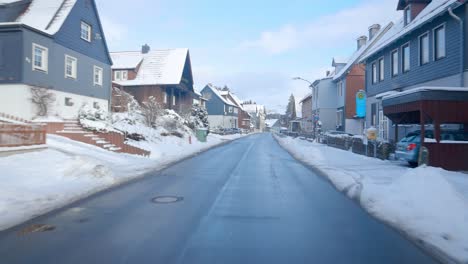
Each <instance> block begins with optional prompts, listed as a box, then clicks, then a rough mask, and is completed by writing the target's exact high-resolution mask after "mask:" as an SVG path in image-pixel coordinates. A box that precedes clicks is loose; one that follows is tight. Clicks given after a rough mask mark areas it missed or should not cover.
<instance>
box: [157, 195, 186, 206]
mask: <svg viewBox="0 0 468 264" xmlns="http://www.w3.org/2000/svg"><path fill="white" fill-rule="evenodd" d="M182 200H184V197H180V196H158V197H154V198H153V199H151V202H153V203H157V204H169V203H177V202H180V201H182Z"/></svg>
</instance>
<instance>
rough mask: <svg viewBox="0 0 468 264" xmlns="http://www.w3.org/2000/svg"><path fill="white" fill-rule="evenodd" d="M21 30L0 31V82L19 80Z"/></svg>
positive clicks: (21, 51)
mask: <svg viewBox="0 0 468 264" xmlns="http://www.w3.org/2000/svg"><path fill="white" fill-rule="evenodd" d="M21 42H22V32H21V31H20V30H13V31H0V84H4V83H18V82H20V81H21V73H22V70H21V67H22V64H21V61H22V60H21V58H22V57H23V55H22V53H23V49H21Z"/></svg>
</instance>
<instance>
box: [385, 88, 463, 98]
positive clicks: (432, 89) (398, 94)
mask: <svg viewBox="0 0 468 264" xmlns="http://www.w3.org/2000/svg"><path fill="white" fill-rule="evenodd" d="M426 91H444V92H468V88H467V87H419V88H414V89H409V90H406V91H403V92H399V93H398V92H397V93H392V94H388V95H386V96H384V97H383V100H387V99H391V98H397V97H401V96H405V95H408V94H413V93H419V92H426Z"/></svg>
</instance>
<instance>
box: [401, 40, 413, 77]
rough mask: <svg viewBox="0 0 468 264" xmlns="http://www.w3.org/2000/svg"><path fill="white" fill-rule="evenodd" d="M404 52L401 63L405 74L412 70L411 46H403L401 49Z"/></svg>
mask: <svg viewBox="0 0 468 264" xmlns="http://www.w3.org/2000/svg"><path fill="white" fill-rule="evenodd" d="M401 50H402V52H401V53H402V54H401V56H402V60H401V63H402V68H403V72H408V71H409V70H410V68H411V67H410V61H411V60H410V45H409V43H408V44H405V45H403V47H402V48H401Z"/></svg>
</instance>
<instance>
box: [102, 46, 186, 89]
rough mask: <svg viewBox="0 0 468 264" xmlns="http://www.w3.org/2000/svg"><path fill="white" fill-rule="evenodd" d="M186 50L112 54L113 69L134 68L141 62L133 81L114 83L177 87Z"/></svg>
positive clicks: (180, 79) (184, 61) (182, 70)
mask: <svg viewBox="0 0 468 264" xmlns="http://www.w3.org/2000/svg"><path fill="white" fill-rule="evenodd" d="M188 56H189V50H188V49H164V50H153V51H150V52H148V53H146V54H142V53H141V52H112V53H111V57H112V59H113V61H114V66H113V67H112V68H113V69H132V68H136V66H137V65H138V63H140V61H142V62H141V65H140V68H139V70H138V73H137V76H136V78H135V79H134V80H126V81H119V82H116V83H117V84H120V85H122V86H139V85H177V84H180V83H181V81H182V75H183V73H184V68H185V63H186V61H187V59H188Z"/></svg>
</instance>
